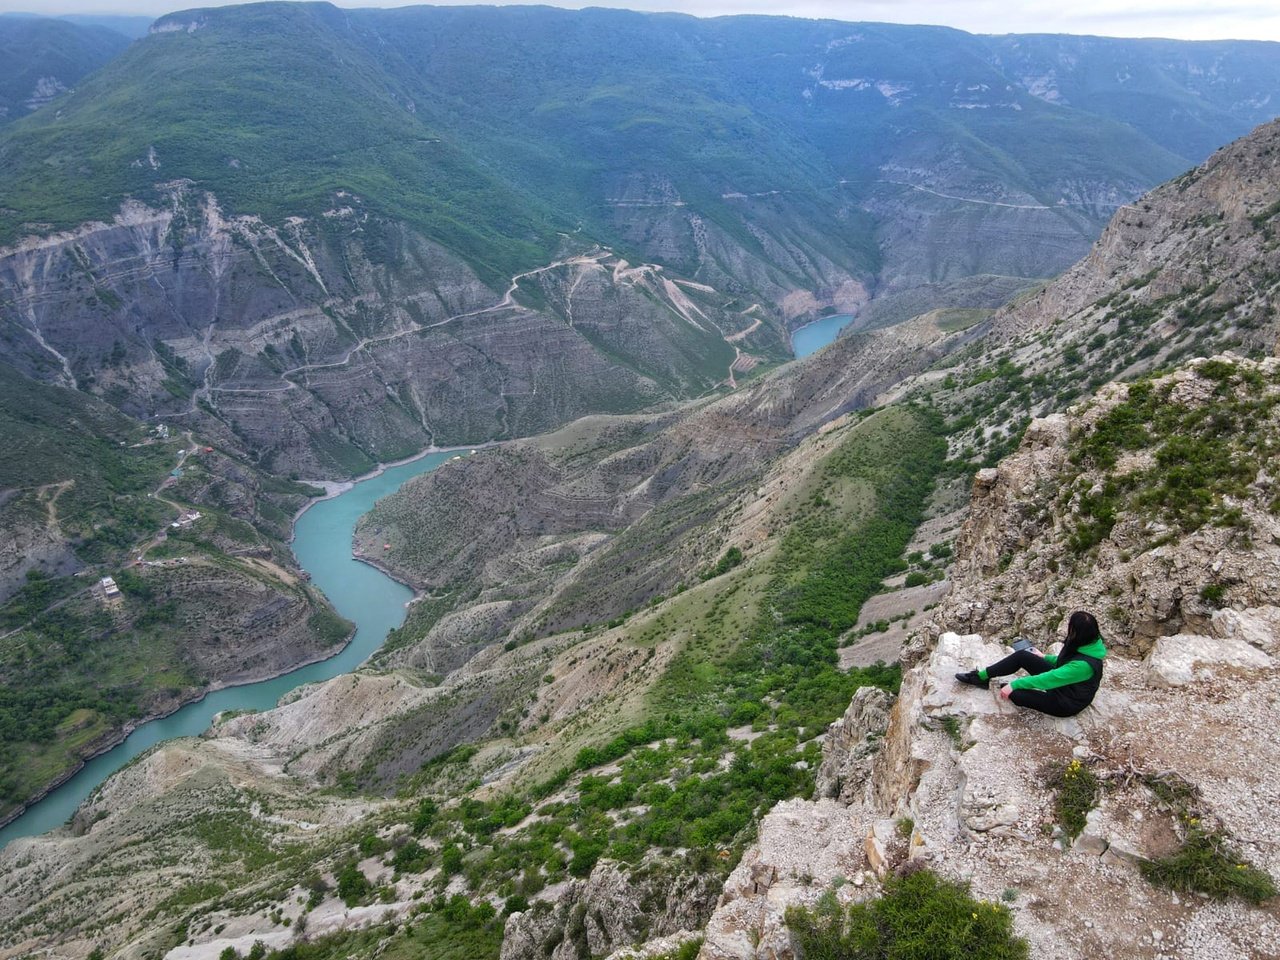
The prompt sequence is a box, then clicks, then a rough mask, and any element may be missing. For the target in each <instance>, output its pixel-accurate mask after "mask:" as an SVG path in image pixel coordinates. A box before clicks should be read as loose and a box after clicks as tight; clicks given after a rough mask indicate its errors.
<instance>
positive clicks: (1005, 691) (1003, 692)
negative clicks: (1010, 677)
mask: <svg viewBox="0 0 1280 960" xmlns="http://www.w3.org/2000/svg"><path fill="white" fill-rule="evenodd" d="M1000 696H1002V697H1004V698H1005V699H1006V700H1008V699H1009V698H1010V697H1011V696H1013V687H1011V686H1009V685H1008V684H1007V683H1006V684H1005V685H1004V686H1003V687H1001V688H1000Z"/></svg>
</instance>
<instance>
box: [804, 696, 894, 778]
mask: <svg viewBox="0 0 1280 960" xmlns="http://www.w3.org/2000/svg"><path fill="white" fill-rule="evenodd" d="M893 699H894V698H893V695H892V694H890V693H886V692H885V691H884V690H881V689H880V688H879V687H863V688H861V689H860V690H859V691H858V692H857V693H855V694H854V696H853V700H852V701H851V702H850V703H849V709H847V710H846V711H845V712H844V716H843V717H841V718H840V719H839V720H837V721H836V722H835V723H833V724H831V726H830V727H829V728H828V729H827V739H826V740H825V741H824V742H823V744H822V766H820V767H819V768H818V772H817V776H816V784H815V787H814V793H815V794H816V795H817V796H819V797H835V798H838V799H839V800H841V801H842V802H844V803H849V802H850V801H851V800H852V799H853V798H854V796H855V795H856V794H860V793H861V791H862V784H863V781H864V779H865V778H866V775H867V773H868V772H869V770H870V765H871V764H870V761H871V758H872V757H873V756H874V755H875V754H876V752H877V751H878V750H879V748H880V747H879V742H878V741H879V738H880V737H882V736H883V735H884V731H885V728H886V727H887V726H888V725H889V710H890V708H891V707H892V706H893Z"/></svg>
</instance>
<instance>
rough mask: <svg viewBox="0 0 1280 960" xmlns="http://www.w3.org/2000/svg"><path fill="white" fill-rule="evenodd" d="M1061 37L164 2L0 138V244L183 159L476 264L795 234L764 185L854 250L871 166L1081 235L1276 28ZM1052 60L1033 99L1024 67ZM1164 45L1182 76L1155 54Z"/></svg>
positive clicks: (572, 14)
mask: <svg viewBox="0 0 1280 960" xmlns="http://www.w3.org/2000/svg"><path fill="white" fill-rule="evenodd" d="M1072 42H1073V41H1072V39H1071V38H1066V39H1063V38H1052V37H1051V38H1027V39H1026V42H1025V44H1022V45H1019V44H1018V43H1016V42H1015V40H1014V39H1001V38H983V37H976V36H972V35H969V34H965V33H962V32H959V31H955V30H948V29H944V28H933V27H902V26H894V25H886V24H847V23H839V22H834V21H799V20H789V19H784V18H759V17H730V18H721V19H716V20H697V19H694V18H691V17H683V16H675V15H661V16H655V15H644V14H634V13H629V12H626V11H614V10H586V11H563V10H551V9H546V8H407V9H399V10H358V11H345V12H343V11H339V10H337V9H336V8H334V7H332V6H329V5H328V4H287V5H285V4H270V3H267V4H254V5H248V6H242V7H232V8H218V9H211V10H197V11H192V12H187V13H181V14H174V15H171V16H169V17H166V18H162V19H161V20H160V21H158V22H157V24H156V26H155V27H154V28H153V32H152V35H151V36H149V37H147V38H146V39H145V40H143V41H142V42H140V43H138V44H137V45H136V47H135V48H134V49H132V50H130V51H129V52H128V54H127V55H126V56H124V57H122V58H121V59H120V60H119V61H117V62H116V63H114V64H112V65H111V66H110V68H109V69H107V70H106V71H104V73H103V74H102V75H101V76H100V77H97V78H95V79H94V81H93V82H92V83H91V84H90V85H89V86H87V87H86V88H85V89H83V90H81V91H78V92H77V94H76V95H75V96H74V97H72V98H71V99H70V100H69V101H68V102H67V103H66V104H65V105H64V107H63V110H62V114H61V116H60V117H59V118H53V117H46V118H43V120H41V119H39V118H33V119H32V121H31V122H29V123H27V124H24V125H22V127H21V128H20V129H17V130H14V131H13V132H11V133H10V134H9V135H8V136H7V137H6V138H4V140H3V141H0V157H2V158H3V159H4V161H5V163H6V166H7V169H8V170H9V171H10V175H9V176H8V177H6V178H4V180H3V182H0V207H2V208H4V209H3V210H2V211H0V237H3V236H7V237H13V236H15V235H17V234H18V233H20V232H22V231H23V229H24V227H23V224H31V223H47V224H52V225H54V226H58V227H66V226H71V225H74V224H75V223H78V222H81V221H83V220H86V219H89V218H93V217H106V216H109V215H110V214H111V213H112V212H114V210H115V208H116V206H117V205H118V204H119V202H120V200H121V199H123V198H124V197H125V196H136V197H139V198H142V199H146V200H152V201H155V200H156V199H157V197H156V195H155V193H154V192H153V191H154V188H155V185H156V184H160V183H165V182H169V181H172V180H173V179H175V178H186V179H190V180H193V181H195V182H196V184H197V185H198V186H199V187H200V188H202V189H207V190H211V191H212V192H214V193H215V194H217V195H218V196H219V198H220V199H221V200H223V202H225V203H226V204H227V205H228V207H229V209H231V210H232V211H234V212H245V213H258V214H261V215H262V216H264V217H265V218H267V219H268V220H273V221H279V220H281V219H282V218H284V217H285V216H289V215H305V214H307V213H316V212H319V211H321V210H324V209H327V208H328V207H329V206H330V205H331V203H332V200H333V196H334V194H335V192H337V191H343V190H345V191H351V192H354V193H356V194H358V195H359V196H360V197H361V198H363V199H364V200H365V202H367V203H368V204H369V205H370V206H371V208H372V209H374V210H376V211H379V212H382V213H385V214H388V215H395V216H398V217H402V218H403V219H405V220H407V221H409V222H410V223H412V224H414V225H416V226H418V227H419V228H421V229H422V230H424V231H425V232H426V233H427V234H428V235H429V236H432V237H434V238H436V239H438V240H440V241H441V242H442V243H444V244H445V245H446V246H448V247H450V248H451V249H454V250H455V251H457V252H460V253H463V254H464V255H465V256H466V257H467V259H468V260H469V261H471V262H472V263H473V265H483V266H487V267H493V268H495V269H496V268H501V270H507V269H508V268H511V267H513V266H521V265H524V266H528V265H532V264H533V262H534V261H535V260H536V259H537V258H538V257H539V256H544V257H545V255H546V253H547V252H548V251H549V250H551V249H552V248H553V247H554V245H555V243H556V242H557V240H556V236H555V231H556V230H567V231H573V230H575V229H581V228H584V227H585V229H586V230H587V232H588V233H589V234H591V235H594V236H596V237H597V238H599V239H603V240H606V241H608V242H611V243H614V244H620V245H621V246H620V249H627V246H628V244H631V245H635V246H639V247H641V248H646V247H647V255H649V256H653V254H654V251H655V250H662V249H665V250H666V252H667V255H668V262H671V263H673V264H679V265H681V266H691V265H696V263H695V258H694V256H693V254H692V253H691V250H692V247H690V246H689V245H688V244H687V243H684V244H683V245H682V244H681V243H678V242H677V241H676V240H673V239H672V238H671V237H668V236H665V235H662V236H655V233H656V234H663V231H662V229H661V224H662V223H664V222H665V221H663V220H662V217H663V216H665V215H666V214H667V213H669V212H670V207H671V206H672V205H673V204H679V205H682V206H686V207H689V208H691V209H692V210H693V211H695V212H696V213H697V214H698V215H700V216H702V217H705V218H707V219H709V220H710V221H712V222H713V223H715V224H717V225H719V226H721V227H722V228H723V229H725V230H726V231H728V232H729V233H730V234H731V235H733V236H735V237H737V238H739V239H740V240H741V242H743V243H744V244H748V245H750V244H752V243H757V244H758V243H760V242H761V240H760V238H759V237H757V236H754V235H753V232H752V229H751V225H752V224H755V223H757V222H758V223H759V224H760V225H762V227H763V229H764V230H765V231H766V234H771V235H774V236H778V235H782V234H785V233H786V232H787V231H788V230H792V231H794V229H795V227H794V224H792V225H791V226H788V224H787V223H786V222H782V220H781V219H780V217H779V216H778V214H777V212H776V211H772V210H770V209H769V207H768V205H767V204H766V203H764V202H760V201H759V198H758V197H757V195H767V196H770V197H780V198H783V202H784V203H785V205H786V209H787V211H788V212H789V213H790V214H791V215H792V216H793V217H794V218H796V219H799V220H803V221H807V222H808V223H809V224H810V225H811V226H813V227H815V230H816V232H817V233H819V234H823V235H826V236H828V237H829V238H830V240H832V241H835V242H834V243H829V244H828V247H829V248H830V249H834V250H836V251H838V256H839V257H840V258H841V259H842V260H843V261H844V265H846V266H849V267H851V268H862V269H871V270H874V268H875V266H876V264H877V253H876V245H875V240H874V235H873V231H872V220H871V218H870V217H868V216H867V214H866V212H865V211H864V210H862V209H861V208H862V207H864V206H866V205H867V204H868V202H869V201H872V200H874V199H875V197H876V196H877V194H878V193H879V192H882V191H883V190H885V189H889V191H890V193H893V192H894V189H895V188H893V187H892V186H889V187H886V182H889V181H902V182H904V183H907V184H909V185H913V186H918V187H924V188H926V189H928V190H933V191H936V192H939V193H946V192H949V191H950V192H954V191H956V190H960V191H961V192H963V191H965V190H968V191H971V195H972V196H974V197H977V198H980V199H983V200H992V199H994V200H1006V201H1011V202H1013V203H1015V204H1022V205H1027V204H1031V205H1037V204H1038V205H1040V206H1043V207H1047V208H1049V215H1050V216H1052V215H1054V211H1057V214H1058V215H1060V216H1061V217H1062V218H1063V225H1062V227H1061V229H1062V230H1063V231H1064V232H1065V233H1066V234H1068V235H1072V236H1076V237H1078V238H1079V239H1080V240H1085V239H1088V238H1089V237H1090V235H1091V234H1092V233H1094V232H1096V229H1097V228H1098V227H1099V226H1100V225H1101V222H1102V220H1103V219H1105V216H1107V215H1108V214H1109V212H1110V209H1111V207H1112V206H1114V204H1115V203H1116V202H1117V201H1119V200H1124V199H1128V198H1129V197H1131V196H1133V195H1134V194H1136V193H1137V192H1140V191H1141V190H1142V189H1145V188H1147V187H1150V186H1151V185H1153V184H1154V183H1156V182H1158V181H1160V180H1162V179H1165V178H1166V177H1168V176H1170V175H1172V174H1173V173H1175V172H1177V171H1178V170H1180V169H1185V167H1186V166H1188V165H1190V164H1191V163H1193V162H1198V161H1199V160H1201V159H1203V157H1204V155H1205V154H1206V153H1207V152H1208V150H1209V149H1211V148H1212V146H1214V145H1216V144H1217V143H1221V142H1225V141H1226V140H1228V139H1230V138H1231V137H1233V136H1237V135H1239V134H1241V133H1243V132H1244V131H1245V130H1247V129H1248V127H1249V126H1250V125H1252V124H1253V123H1256V122H1258V121H1260V120H1262V119H1266V117H1267V116H1268V115H1269V114H1268V108H1267V106H1266V103H1267V93H1268V92H1269V91H1270V90H1271V89H1273V88H1274V85H1275V83H1276V81H1277V79H1280V56H1278V55H1277V52H1276V48H1275V47H1274V46H1273V45H1267V44H1252V45H1249V44H1243V45H1239V46H1238V48H1237V46H1235V45H1231V44H1220V45H1217V46H1215V47H1214V48H1213V49H1207V48H1202V47H1199V46H1197V45H1193V44H1173V45H1169V44H1165V45H1163V46H1161V45H1157V44H1152V43H1148V42H1145V41H1110V42H1109V45H1105V46H1095V47H1089V48H1088V50H1089V53H1090V55H1089V56H1088V57H1087V58H1081V57H1078V56H1077V55H1076V54H1074V53H1072V50H1073V49H1074V48H1073V47H1072ZM1079 43H1083V41H1079ZM1079 43H1077V46H1078V45H1079ZM1236 53H1240V54H1241V56H1239V57H1236V56H1235V54H1236ZM1069 55H1070V56H1073V57H1076V59H1077V61H1078V63H1077V66H1076V67H1075V68H1073V69H1072V70H1067V69H1066V68H1065V67H1062V66H1061V64H1059V67H1058V74H1055V76H1057V75H1059V74H1060V75H1061V80H1060V85H1061V87H1062V92H1061V93H1054V94H1052V95H1050V94H1046V92H1045V89H1044V88H1045V83H1046V82H1047V81H1044V79H1043V77H1040V75H1039V74H1038V73H1037V72H1036V71H1041V72H1044V71H1045V70H1047V68H1046V67H1044V65H1043V64H1042V63H1041V61H1042V60H1045V59H1046V58H1050V57H1053V56H1056V57H1057V58H1058V61H1062V62H1066V61H1067V60H1068V58H1069ZM1172 56H1176V57H1182V58H1183V59H1184V60H1185V61H1186V66H1185V68H1184V69H1183V70H1182V71H1181V73H1179V72H1178V71H1176V70H1173V69H1172V68H1166V67H1163V66H1161V64H1162V63H1163V60H1162V58H1165V59H1167V58H1169V57H1172ZM1131 61H1132V62H1140V63H1142V64H1144V69H1143V70H1141V71H1136V68H1135V71H1136V72H1134V75H1133V77H1132V79H1130V80H1128V81H1126V84H1125V85H1122V86H1123V89H1120V88H1117V87H1116V85H1115V84H1113V85H1112V86H1111V87H1109V86H1107V85H1106V84H1105V83H1103V82H1102V81H1101V80H1100V79H1099V77H1100V76H1101V75H1102V73H1103V72H1104V71H1105V70H1120V69H1123V68H1124V64H1126V63H1129V62H1131ZM1202 61H1212V62H1213V63H1217V64H1218V67H1217V69H1218V71H1219V74H1220V75H1221V76H1223V77H1224V78H1229V79H1224V81H1223V83H1224V84H1226V85H1227V86H1229V87H1230V96H1231V97H1234V98H1235V99H1234V100H1231V101H1230V102H1228V98H1226V97H1225V95H1224V94H1223V91H1222V90H1221V89H1220V87H1221V86H1222V85H1221V84H1220V85H1218V86H1214V85H1213V84H1206V83H1204V82H1202V79H1201V74H1202V73H1203V70H1204V67H1203V66H1202V63H1201V62H1202ZM124 118H127V119H128V123H122V122H120V121H121V120H122V119H124ZM1152 118H1159V119H1158V120H1156V119H1152ZM72 171H76V175H75V176H72V175H71V172H72ZM917 199H918V198H917ZM872 206H873V207H874V203H873V204H872ZM812 242H813V241H810V243H811V244H812ZM664 243H665V248H664V247H663V244H664ZM673 244H675V249H672V245H673ZM1064 264H1065V261H1064Z"/></svg>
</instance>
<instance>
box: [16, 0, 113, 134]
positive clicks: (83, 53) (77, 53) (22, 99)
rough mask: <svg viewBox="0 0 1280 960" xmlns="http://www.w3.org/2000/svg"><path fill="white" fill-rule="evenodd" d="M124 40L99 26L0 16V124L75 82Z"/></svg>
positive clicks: (96, 65) (28, 111)
mask: <svg viewBox="0 0 1280 960" xmlns="http://www.w3.org/2000/svg"><path fill="white" fill-rule="evenodd" d="M128 45H129V38H128V37H126V36H124V35H123V34H120V33H117V32H116V31H114V30H110V29H106V28H104V27H101V26H94V25H90V24H72V23H67V22H64V21H62V20H47V19H45V18H43V17H16V16H0V126H4V125H5V124H8V123H12V122H13V121H15V120H17V119H19V118H21V117H25V116H26V115H27V114H29V113H31V112H32V111H33V110H38V109H39V108H40V107H43V106H44V105H45V104H47V103H49V102H50V101H51V100H53V99H54V98H55V97H57V96H59V95H60V94H63V93H66V92H67V91H68V90H71V89H73V88H75V87H76V85H77V84H79V83H80V81H81V80H82V79H83V78H84V77H86V76H87V75H88V74H90V73H92V72H93V71H94V70H97V69H98V68H99V67H101V66H102V65H103V64H105V63H107V62H108V61H109V60H111V59H113V58H114V57H115V56H117V55H118V54H119V53H120V52H121V51H123V50H124V49H125V47H127V46H128Z"/></svg>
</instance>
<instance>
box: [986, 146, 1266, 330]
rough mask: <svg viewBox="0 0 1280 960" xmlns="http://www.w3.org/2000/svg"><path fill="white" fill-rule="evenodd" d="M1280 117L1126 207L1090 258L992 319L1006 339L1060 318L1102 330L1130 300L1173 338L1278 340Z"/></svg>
mask: <svg viewBox="0 0 1280 960" xmlns="http://www.w3.org/2000/svg"><path fill="white" fill-rule="evenodd" d="M1277 183H1280V123H1277V122H1274V121H1273V122H1271V123H1266V124H1263V125H1262V126H1260V127H1258V128H1257V129H1256V130H1255V131H1253V133H1251V134H1250V135H1249V136H1247V137H1243V138H1241V139H1240V140H1237V141H1235V142H1234V143H1232V144H1229V145H1228V146H1225V147H1223V148H1222V149H1221V150H1218V151H1217V152H1216V153H1215V154H1213V156H1211V157H1210V158H1209V159H1208V160H1207V161H1206V162H1205V163H1204V164H1203V165H1202V166H1200V167H1197V168H1196V169H1194V170H1190V171H1188V172H1187V173H1185V174H1183V175H1182V176H1180V177H1178V178H1176V179H1174V180H1171V181H1170V182H1169V183H1166V184H1164V185H1162V186H1160V187H1157V188H1156V189H1155V190H1152V191H1151V192H1150V193H1148V194H1146V195H1145V196H1143V197H1142V198H1141V199H1139V200H1137V201H1135V202H1133V203H1130V204H1126V205H1125V206H1123V207H1121V208H1120V209H1119V210H1117V211H1116V214H1115V216H1114V217H1113V218H1112V220H1111V222H1110V223H1109V224H1108V225H1107V227H1106V229H1105V230H1104V231H1103V233H1102V236H1101V237H1100V238H1099V239H1098V241H1097V242H1096V243H1095V244H1094V245H1093V248H1092V250H1091V251H1090V252H1089V255H1088V256H1086V257H1085V258H1084V259H1082V260H1081V261H1080V262H1079V263H1077V264H1076V265H1075V266H1074V267H1072V268H1071V269H1070V270H1068V271H1067V272H1066V273H1065V274H1063V275H1062V276H1061V277H1059V278H1058V279H1057V280H1055V281H1053V282H1052V283H1050V284H1049V285H1048V286H1047V287H1045V289H1044V290H1042V291H1041V292H1040V293H1038V294H1036V295H1035V296H1034V297H1032V298H1030V299H1029V300H1027V301H1026V302H1024V303H1020V304H1017V305H1014V306H1010V307H1008V308H1006V309H1005V310H1002V311H1001V312H1000V313H999V314H998V315H997V317H996V318H995V321H994V322H993V331H994V333H995V334H996V335H997V336H1000V337H1013V336H1019V335H1023V334H1025V333H1028V332H1030V331H1039V330H1043V329H1046V328H1048V327H1049V326H1051V325H1053V324H1058V323H1061V324H1062V325H1063V327H1062V328H1064V329H1066V330H1071V329H1078V328H1082V327H1084V326H1086V325H1089V324H1091V323H1092V324H1097V325H1099V326H1103V325H1104V324H1106V322H1107V321H1113V320H1115V319H1116V318H1117V316H1120V315H1122V314H1123V313H1124V312H1125V310H1124V309H1123V308H1124V305H1125V302H1126V301H1130V302H1132V303H1134V304H1139V305H1142V306H1144V307H1146V308H1148V312H1149V313H1150V314H1151V315H1150V316H1144V317H1143V318H1142V320H1141V322H1142V324H1143V325H1144V326H1150V327H1154V328H1155V329H1158V330H1159V331H1160V334H1161V336H1162V337H1164V338H1165V340H1166V341H1170V342H1171V341H1177V340H1185V339H1188V338H1190V337H1192V336H1194V335H1203V334H1204V333H1205V332H1206V329H1205V328H1206V327H1210V328H1218V329H1231V330H1233V331H1235V332H1236V333H1237V334H1238V335H1239V337H1240V339H1241V342H1242V343H1243V344H1244V345H1245V346H1246V347H1249V348H1255V349H1260V350H1262V351H1264V352H1268V353H1269V352H1271V351H1272V349H1273V348H1274V347H1275V345H1276V337H1277V333H1280V330H1278V328H1277V320H1276V285H1277V282H1278V281H1280V244H1278V243H1277V238H1276V222H1277V217H1278V216H1280V208H1277V206H1276V196H1277V193H1276V187H1277Z"/></svg>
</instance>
